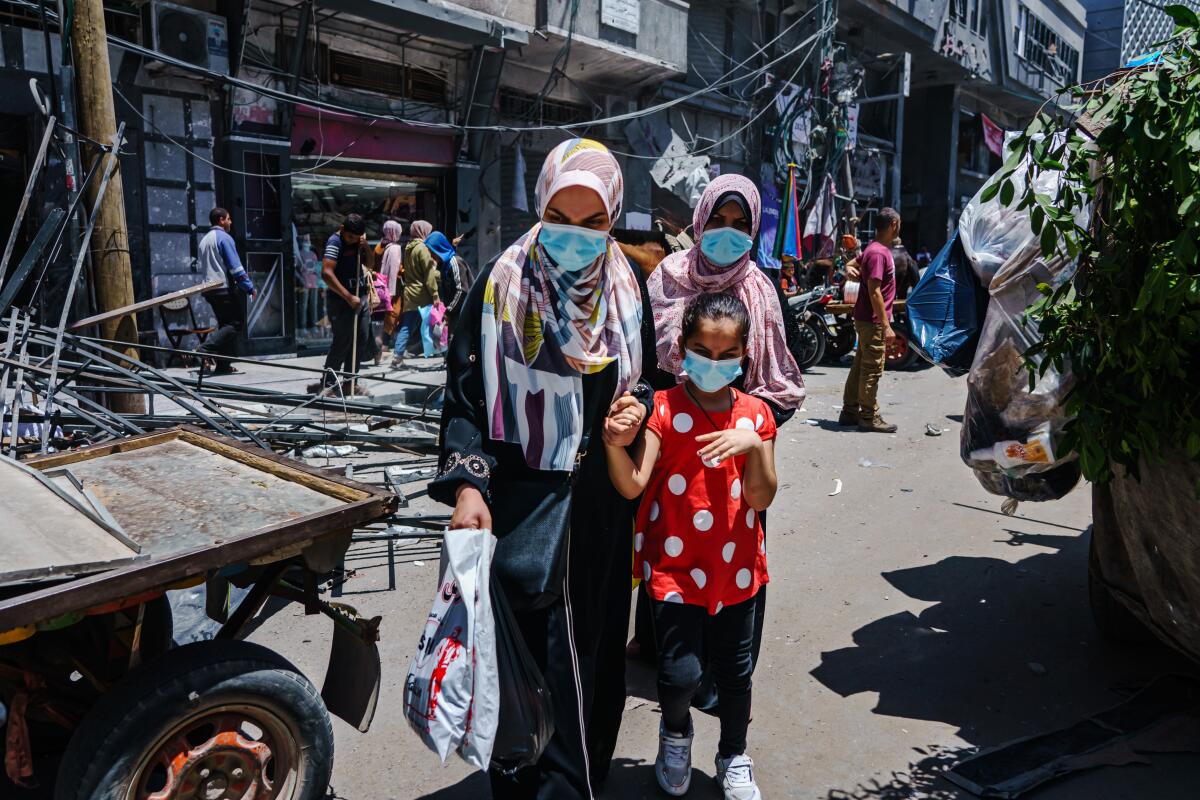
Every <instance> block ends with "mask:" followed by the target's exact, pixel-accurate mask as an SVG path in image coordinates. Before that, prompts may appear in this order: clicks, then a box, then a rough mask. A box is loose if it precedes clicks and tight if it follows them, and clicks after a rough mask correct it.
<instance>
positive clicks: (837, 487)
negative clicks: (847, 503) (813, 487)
mask: <svg viewBox="0 0 1200 800" xmlns="http://www.w3.org/2000/svg"><path fill="white" fill-rule="evenodd" d="M841 493H842V479H841V478H834V479H833V491H832V492H830V493H829V496H830V497H835V496H836V495H839V494H841Z"/></svg>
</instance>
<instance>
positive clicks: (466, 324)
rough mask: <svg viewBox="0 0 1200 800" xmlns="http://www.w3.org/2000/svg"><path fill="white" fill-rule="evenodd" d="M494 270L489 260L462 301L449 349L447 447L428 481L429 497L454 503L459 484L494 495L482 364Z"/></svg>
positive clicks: (445, 410) (444, 412)
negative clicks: (483, 325) (486, 301)
mask: <svg viewBox="0 0 1200 800" xmlns="http://www.w3.org/2000/svg"><path fill="white" fill-rule="evenodd" d="M490 273H491V265H490V264H489V265H488V266H487V267H486V268H485V269H484V270H483V271H482V272H481V273H480V274H479V275H478V276H476V279H475V282H474V283H473V284H472V285H471V290H470V292H468V293H467V298H466V300H465V301H463V305H462V309H461V311H460V314H459V317H458V323H457V324H456V325H455V328H454V336H453V337H452V338H451V340H450V349H449V350H448V351H447V352H446V395H445V400H444V405H443V407H442V436H441V442H442V449H441V457H440V458H439V461H438V468H439V472H438V476H437V478H435V479H434V480H433V482H431V483H430V484H429V496H430V497H432V498H433V499H434V500H436V501H438V502H440V503H445V504H446V505H450V506H452V505H454V504H455V502H456V500H457V492H458V488H459V487H460V486H461V485H462V484H464V483H469V484H470V485H472V486H474V487H475V488H476V489H478V490H479V491H480V493H481V494H482V495H483V496H484V497H485V498H488V499H489V502H490V498H489V495H488V485H489V482H490V480H491V474H492V470H493V469H494V468H495V466H496V459H495V458H493V457H492V456H491V455H489V454H488V453H486V452H485V451H484V448H483V437H484V433H483V430H482V424H483V419H484V417H485V415H486V407H487V406H486V403H485V402H484V396H483V366H482V365H481V364H480V363H479V322H480V319H481V317H482V314H483V290H484V287H485V286H486V285H487V277H488V275H489V274H490Z"/></svg>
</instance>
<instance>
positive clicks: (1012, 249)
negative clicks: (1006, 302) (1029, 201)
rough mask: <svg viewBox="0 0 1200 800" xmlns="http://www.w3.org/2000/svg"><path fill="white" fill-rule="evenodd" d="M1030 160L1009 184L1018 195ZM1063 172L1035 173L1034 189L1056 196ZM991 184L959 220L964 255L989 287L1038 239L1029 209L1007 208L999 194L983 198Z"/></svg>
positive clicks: (1014, 175) (979, 192)
mask: <svg viewBox="0 0 1200 800" xmlns="http://www.w3.org/2000/svg"><path fill="white" fill-rule="evenodd" d="M1027 166H1028V158H1026V159H1025V160H1023V161H1022V163H1021V164H1020V166H1019V167H1018V168H1017V170H1016V171H1015V172H1013V173H1012V175H1010V176H1009V178H1008V181H1009V182H1010V183H1012V185H1013V188H1014V189H1015V194H1016V196H1017V197H1020V196H1021V195H1022V194H1023V193H1024V192H1025V169H1026V167H1027ZM1061 180H1062V173H1061V172H1059V171H1057V170H1036V171H1035V172H1034V178H1033V189H1034V191H1035V192H1037V193H1038V194H1040V195H1044V196H1046V197H1055V196H1056V195H1057V194H1058V185H1059V183H1060V182H1061ZM989 184H991V181H990V180H989V181H986V182H985V183H984V185H983V186H982V187H980V189H979V191H978V192H976V193H975V196H974V197H973V198H971V202H969V203H967V207H966V208H964V209H963V212H962V214H961V215H960V216H959V218H958V235H959V238H960V239H961V240H962V246H963V252H964V253H966V255H967V258H968V259H969V260H970V262H971V266H972V267H973V268H974V270H975V275H976V277H978V278H979V281H980V283H982V284H983V286H985V287H987V286H990V285H991V283H992V280H993V278H995V276H996V273H997V272H999V271H1000V268H1001V267H1003V266H1004V265H1005V264H1006V263H1008V262H1009V261H1010V260H1012V258H1013V257H1014V256H1017V255H1018V254H1020V253H1022V252H1024V251H1025V250H1027V249H1028V248H1029V246H1030V245H1031V244H1034V243H1035V242H1036V240H1037V238H1038V237H1037V234H1035V233H1034V232H1033V227H1032V226H1031V225H1030V224H1029V210H1028V209H1019V208H1017V205H1018V204H1017V203H1012V204H1009V205H1005V204H1004V203H1002V202H1001V201H1000V195H999V194H996V195H995V196H994V197H992V199H991V200H987V201H984V200H983V199H982V197H983V192H984V190H986V189H987V187H988V185H989Z"/></svg>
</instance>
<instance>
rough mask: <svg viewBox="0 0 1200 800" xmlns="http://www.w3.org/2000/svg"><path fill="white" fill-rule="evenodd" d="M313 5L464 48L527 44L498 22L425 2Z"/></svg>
mask: <svg viewBox="0 0 1200 800" xmlns="http://www.w3.org/2000/svg"><path fill="white" fill-rule="evenodd" d="M317 6H318V7H319V8H322V9H328V10H330V11H340V12H342V13H345V14H352V15H354V16H356V17H361V18H362V19H366V20H370V21H371V22H378V23H380V24H382V25H387V26H389V27H393V28H399V29H400V30H407V31H412V32H413V33H417V34H421V35H422V36H431V37H433V38H435V39H443V40H445V41H448V42H457V43H461V44H463V45H468V46H475V45H487V46H490V47H504V46H506V45H507V46H518V45H524V44H528V43H529V34H527V33H525V32H524V31H521V30H517V29H515V28H510V27H507V26H505V25H503V24H502V23H501V22H500V21H499V20H495V19H485V18H484V17H482V16H474V15H471V14H464V13H462V12H461V11H455V10H453V9H450V8H443V7H441V6H435V5H433V4H431V3H428V2H426V0H317Z"/></svg>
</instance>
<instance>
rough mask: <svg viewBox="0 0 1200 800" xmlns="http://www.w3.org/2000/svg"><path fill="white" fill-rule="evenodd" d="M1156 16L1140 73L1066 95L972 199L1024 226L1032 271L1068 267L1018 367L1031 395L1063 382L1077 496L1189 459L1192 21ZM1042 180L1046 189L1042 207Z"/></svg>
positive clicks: (1193, 364) (1194, 453) (1196, 231)
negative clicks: (1120, 473)
mask: <svg viewBox="0 0 1200 800" xmlns="http://www.w3.org/2000/svg"><path fill="white" fill-rule="evenodd" d="M1166 13H1168V14H1169V15H1170V16H1171V17H1172V18H1173V19H1174V20H1175V22H1176V28H1175V31H1174V33H1173V34H1172V35H1171V37H1170V38H1169V39H1168V40H1167V41H1165V42H1162V43H1161V44H1160V47H1161V57H1160V58H1159V59H1157V60H1156V62H1155V63H1153V64H1151V65H1149V66H1147V67H1144V68H1139V69H1134V70H1127V71H1124V72H1121V73H1118V74H1116V75H1113V76H1109V78H1106V79H1104V80H1102V81H1099V82H1096V83H1093V84H1090V85H1086V86H1075V87H1071V88H1070V89H1069V90H1067V91H1068V94H1069V95H1070V96H1071V97H1072V98H1073V101H1074V102H1073V104H1072V105H1071V106H1069V107H1067V108H1064V109H1053V110H1046V109H1043V111H1042V113H1039V114H1038V116H1037V118H1035V119H1034V121H1033V123H1032V124H1031V125H1030V126H1029V127H1028V128H1027V129H1026V130H1025V131H1024V132H1023V133H1022V134H1021V135H1020V136H1018V137H1017V138H1016V139H1015V141H1014V143H1013V147H1012V152H1011V154H1010V155H1009V156H1008V158H1007V160H1006V161H1005V163H1004V166H1003V167H1002V168H1001V170H1000V171H999V172H998V173H997V174H996V176H995V177H994V178H993V179H992V180H991V181H990V182H989V183H988V185H987V186H986V187H985V189H984V191H983V193H982V199H983V200H985V201H986V200H990V199H992V198H995V197H998V198H999V201H1000V202H1001V203H1003V204H1004V205H1006V206H1008V205H1012V204H1014V203H1015V204H1016V207H1017V208H1018V209H1021V210H1028V211H1029V219H1030V224H1031V226H1032V229H1033V232H1034V233H1035V234H1036V235H1037V236H1038V238H1039V244H1040V247H1041V251H1042V254H1043V256H1045V257H1046V258H1050V257H1052V256H1055V255H1060V256H1065V257H1067V258H1070V259H1078V264H1079V270H1078V272H1077V273H1076V278H1075V280H1074V281H1072V282H1067V283H1065V284H1063V285H1061V286H1059V287H1057V288H1052V287H1050V286H1048V285H1041V286H1039V287H1038V288H1039V290H1040V291H1041V293H1042V295H1043V297H1042V299H1041V301H1040V302H1038V303H1037V304H1035V305H1034V306H1033V307H1032V308H1031V309H1030V310H1029V311H1028V317H1029V318H1030V319H1031V320H1033V321H1035V322H1036V324H1037V326H1038V328H1039V331H1040V334H1041V340H1040V341H1039V342H1038V343H1036V344H1035V345H1034V346H1033V347H1031V348H1030V349H1029V350H1028V351H1027V352H1026V353H1025V360H1026V366H1027V368H1028V369H1029V371H1030V380H1031V383H1033V382H1036V380H1037V379H1038V378H1039V377H1041V376H1042V375H1044V374H1045V372H1046V370H1047V369H1049V367H1050V366H1051V365H1053V366H1054V367H1056V368H1057V369H1059V370H1063V369H1065V368H1068V367H1069V368H1070V369H1071V370H1072V371H1073V373H1074V376H1075V384H1074V387H1073V389H1072V390H1071V392H1070V394H1069V395H1068V396H1067V400H1066V403H1067V412H1068V413H1069V414H1070V415H1072V417H1073V419H1072V421H1071V422H1070V423H1069V424H1068V425H1067V427H1066V429H1065V431H1064V442H1063V446H1065V447H1067V448H1071V449H1073V450H1075V451H1076V452H1078V453H1079V456H1080V463H1081V466H1082V468H1083V473H1084V475H1085V476H1086V477H1087V478H1089V479H1090V480H1093V481H1103V480H1107V479H1109V478H1110V477H1111V476H1112V474H1113V467H1114V465H1117V464H1119V465H1121V466H1122V467H1124V468H1125V469H1127V470H1129V471H1130V472H1132V473H1133V474H1134V475H1136V474H1137V472H1138V464H1139V462H1140V461H1141V460H1142V459H1161V458H1164V457H1166V456H1168V455H1170V454H1173V453H1180V452H1182V453H1185V454H1186V455H1187V457H1189V458H1192V459H1200V375H1198V370H1200V357H1198V356H1197V353H1198V352H1200V266H1198V259H1200V245H1198V243H1200V46H1198V45H1200V18H1198V17H1197V14H1196V12H1194V11H1192V10H1191V9H1189V8H1187V7H1185V6H1179V5H1173V6H1167V8H1166ZM1063 112H1065V113H1063ZM1068 115H1070V116H1068ZM1043 170H1057V171H1059V172H1061V173H1062V178H1063V179H1062V180H1061V181H1059V182H1058V187H1057V189H1056V190H1055V193H1054V195H1053V196H1050V195H1047V194H1042V193H1039V192H1038V191H1037V189H1036V182H1035V178H1036V176H1037V174H1038V173H1039V172H1041V171H1043ZM1083 209H1090V211H1091V213H1090V214H1088V215H1084V214H1081V213H1079V212H1080V211H1081V210H1083ZM1080 219H1084V220H1085V221H1084V222H1082V223H1081V222H1080Z"/></svg>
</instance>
